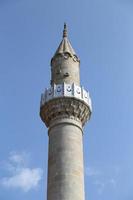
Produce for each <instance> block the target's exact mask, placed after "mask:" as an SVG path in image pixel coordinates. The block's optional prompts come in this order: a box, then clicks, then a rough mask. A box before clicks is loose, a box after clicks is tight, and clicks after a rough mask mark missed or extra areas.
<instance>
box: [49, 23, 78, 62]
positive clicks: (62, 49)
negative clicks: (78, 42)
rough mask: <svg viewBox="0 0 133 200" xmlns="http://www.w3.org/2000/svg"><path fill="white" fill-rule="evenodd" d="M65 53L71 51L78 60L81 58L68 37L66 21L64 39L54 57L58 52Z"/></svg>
mask: <svg viewBox="0 0 133 200" xmlns="http://www.w3.org/2000/svg"><path fill="white" fill-rule="evenodd" d="M65 53H69V54H70V56H71V57H76V58H77V60H79V59H78V56H77V55H76V53H75V51H74V49H73V48H72V46H71V43H70V41H69V39H68V34H67V26H66V23H65V24H64V30H63V39H62V41H61V43H60V45H59V47H58V48H57V50H56V52H55V54H54V57H55V56H56V55H58V54H65ZM54 57H53V58H54Z"/></svg>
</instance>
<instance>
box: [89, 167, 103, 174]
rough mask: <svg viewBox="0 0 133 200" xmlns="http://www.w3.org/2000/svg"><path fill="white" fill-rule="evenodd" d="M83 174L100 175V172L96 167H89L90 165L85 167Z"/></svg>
mask: <svg viewBox="0 0 133 200" xmlns="http://www.w3.org/2000/svg"><path fill="white" fill-rule="evenodd" d="M85 174H86V176H97V175H100V174H101V172H100V171H99V170H97V169H94V168H91V167H86V168H85Z"/></svg>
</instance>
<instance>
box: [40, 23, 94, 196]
mask: <svg viewBox="0 0 133 200" xmlns="http://www.w3.org/2000/svg"><path fill="white" fill-rule="evenodd" d="M90 115H91V99H90V97H89V93H88V92H87V91H86V90H85V89H84V88H83V87H81V86H80V60H79V58H78V56H77V55H76V53H75V51H74V50H73V48H72V46H71V44H70V42H69V40H68V35H67V27H66V24H64V30H63V39H62V41H61V43H60V45H59V47H58V49H57V51H56V53H55V54H54V56H53V58H52V59H51V87H50V88H48V89H46V90H45V92H44V93H43V94H42V96H41V106H40V116H41V119H42V121H43V122H44V123H45V124H46V126H47V127H48V136H49V152H48V183H47V200H84V167H83V126H84V125H85V123H86V121H87V120H88V119H89V118H90Z"/></svg>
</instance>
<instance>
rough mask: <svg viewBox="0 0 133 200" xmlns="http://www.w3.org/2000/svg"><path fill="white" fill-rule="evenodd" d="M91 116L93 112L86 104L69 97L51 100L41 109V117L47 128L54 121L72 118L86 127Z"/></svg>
mask: <svg viewBox="0 0 133 200" xmlns="http://www.w3.org/2000/svg"><path fill="white" fill-rule="evenodd" d="M90 115H91V110H90V107H89V106H88V105H87V104H86V103H84V102H83V101H81V100H78V99H75V98H69V97H64V98H55V99H51V100H49V101H48V102H46V103H45V104H44V105H43V106H41V109H40V116H41V118H42V120H43V121H44V122H45V124H46V126H47V127H49V124H50V122H51V121H52V120H55V119H59V118H61V119H62V118H70V119H71V118H72V119H75V120H77V121H81V122H82V125H84V124H85V122H86V121H87V120H88V119H89V117H90Z"/></svg>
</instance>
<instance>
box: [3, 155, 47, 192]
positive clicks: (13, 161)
mask: <svg viewBox="0 0 133 200" xmlns="http://www.w3.org/2000/svg"><path fill="white" fill-rule="evenodd" d="M28 161H29V154H27V153H24V152H23V153H16V152H11V153H10V156H9V158H8V161H7V162H6V172H7V173H9V174H10V175H9V176H6V177H2V178H1V180H0V183H1V185H2V186H3V187H5V188H14V189H15V188H19V189H21V190H23V191H24V192H28V191H29V190H31V189H35V188H37V187H38V185H39V182H40V180H41V179H42V174H43V172H42V169H41V168H31V167H29V166H28Z"/></svg>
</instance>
